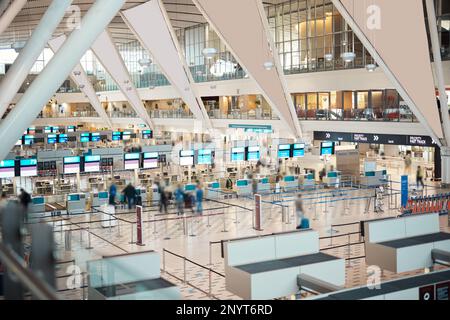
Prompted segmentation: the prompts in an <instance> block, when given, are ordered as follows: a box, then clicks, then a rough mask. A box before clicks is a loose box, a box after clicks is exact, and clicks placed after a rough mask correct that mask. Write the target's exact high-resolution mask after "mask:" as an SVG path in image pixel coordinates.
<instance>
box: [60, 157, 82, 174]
mask: <svg viewBox="0 0 450 320" xmlns="http://www.w3.org/2000/svg"><path fill="white" fill-rule="evenodd" d="M80 165H81V158H80V157H64V166H63V169H64V173H65V174H71V173H79V172H80Z"/></svg>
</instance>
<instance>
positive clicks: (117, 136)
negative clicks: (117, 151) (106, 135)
mask: <svg viewBox="0 0 450 320" xmlns="http://www.w3.org/2000/svg"><path fill="white" fill-rule="evenodd" d="M120 140H122V132H120V131H114V132H113V133H112V141H120Z"/></svg>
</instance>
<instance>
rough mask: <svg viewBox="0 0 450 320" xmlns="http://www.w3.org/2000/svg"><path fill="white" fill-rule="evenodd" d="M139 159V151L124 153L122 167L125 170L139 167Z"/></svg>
mask: <svg viewBox="0 0 450 320" xmlns="http://www.w3.org/2000/svg"><path fill="white" fill-rule="evenodd" d="M140 159H141V154H140V153H126V154H125V155H124V169H125V170H134V169H139V167H140V165H139V162H140Z"/></svg>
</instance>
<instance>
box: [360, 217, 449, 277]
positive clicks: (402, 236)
mask: <svg viewBox="0 0 450 320" xmlns="http://www.w3.org/2000/svg"><path fill="white" fill-rule="evenodd" d="M364 240H365V252H366V262H367V264H368V265H377V266H379V267H380V268H382V269H385V270H389V271H392V272H395V273H401V272H408V271H413V270H419V269H423V268H429V267H431V266H432V265H433V259H432V256H431V251H432V250H433V249H439V250H443V251H447V252H450V233H444V232H440V226H439V214H438V213H432V214H418V215H413V216H406V217H401V218H391V219H379V220H372V221H366V222H364Z"/></svg>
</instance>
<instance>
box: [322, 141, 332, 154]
mask: <svg viewBox="0 0 450 320" xmlns="http://www.w3.org/2000/svg"><path fill="white" fill-rule="evenodd" d="M332 154H334V142H322V143H321V144H320V155H321V156H325V155H332Z"/></svg>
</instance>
